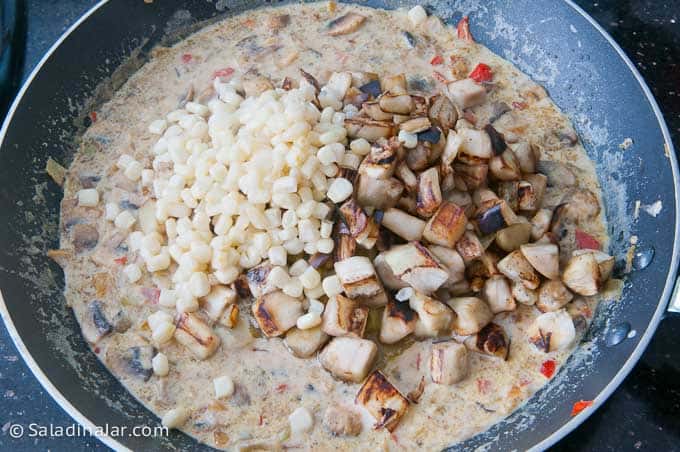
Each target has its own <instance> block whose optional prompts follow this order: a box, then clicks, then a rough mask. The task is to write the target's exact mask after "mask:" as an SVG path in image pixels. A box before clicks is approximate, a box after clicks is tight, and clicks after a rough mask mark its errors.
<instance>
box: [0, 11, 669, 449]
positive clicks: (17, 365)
mask: <svg viewBox="0 0 680 452" xmlns="http://www.w3.org/2000/svg"><path fill="white" fill-rule="evenodd" d="M5 1H11V0H2V2H5ZM18 1H19V3H21V2H22V0H18ZM556 1H557V0H556ZM95 3H96V2H95V0H28V1H26V2H25V4H26V5H27V14H26V18H27V30H28V33H27V39H26V47H25V52H24V55H23V57H24V60H23V70H22V71H19V72H20V73H18V74H17V75H16V77H17V78H18V79H19V80H23V79H24V78H25V77H26V76H27V75H28V73H29V72H30V70H31V69H32V68H33V67H34V66H35V65H36V64H37V62H38V61H39V60H40V58H41V57H42V55H43V54H44V53H45V51H46V50H47V49H48V48H49V47H50V46H51V45H52V43H54V41H56V40H57V38H58V37H59V35H61V33H62V32H63V31H64V30H65V29H66V28H67V27H68V26H69V25H71V24H72V23H73V22H74V21H75V20H76V19H77V18H78V17H79V16H80V15H81V14H82V13H83V12H85V11H86V10H87V9H88V8H90V7H91V6H92V5H93V4H95ZM577 3H578V4H579V5H581V6H582V7H583V8H584V9H585V10H586V11H588V12H589V13H590V14H591V15H592V16H593V17H594V18H595V19H596V20H597V21H598V22H599V23H600V24H601V25H602V26H603V27H604V28H605V29H606V30H607V31H608V32H609V33H611V35H612V36H613V37H614V39H615V40H616V41H617V42H618V43H619V44H620V45H621V46H622V47H623V48H624V50H625V51H626V53H627V54H628V56H629V57H630V58H631V59H632V60H633V62H635V64H636V65H637V67H638V69H639V70H640V72H641V73H642V75H643V76H644V77H645V79H646V80H647V83H648V84H649V86H650V87H651V89H652V91H653V92H654V95H655V96H656V98H657V100H658V101H659V103H660V105H661V109H662V110H663V112H664V115H665V117H666V121H667V122H668V126H669V128H670V129H671V134H672V135H673V141H674V143H675V145H676V148H680V0H672V1H667V2H657V1H652V0H620V1H617V0H604V1H599V2H587V1H584V0H577ZM5 86H7V85H5ZM622 102H625V100H622ZM2 108H3V107H2V105H0V109H2ZM2 115H4V111H3V110H0V117H2ZM0 406H2V410H0V450H13V451H24V450H26V451H27V450H36V449H40V450H72V451H81V450H82V451H85V450H92V449H98V450H104V449H105V446H103V445H102V444H101V443H99V442H98V441H97V440H96V439H93V438H90V437H41V438H26V437H24V438H22V439H13V438H12V437H11V435H10V433H11V429H10V426H11V425H12V424H15V423H19V424H23V425H25V426H28V425H29V424H31V423H34V424H38V425H42V426H49V425H50V424H52V425H54V426H62V427H66V426H69V425H71V424H72V423H73V421H72V420H71V418H70V417H69V416H68V415H67V414H66V413H64V411H62V409H61V408H60V407H59V406H58V405H57V404H56V403H55V402H54V401H53V400H52V398H51V397H50V396H49V395H48V394H47V393H46V392H45V391H44V390H43V389H42V387H41V386H40V384H39V383H38V382H37V380H36V379H35V378H34V377H33V375H32V374H31V373H30V371H29V370H28V368H27V367H26V365H25V364H24V363H23V361H22V360H21V357H20V356H19V355H18V353H17V351H16V349H15V348H14V345H13V344H12V342H11V340H10V338H9V336H8V334H7V331H6V330H5V328H4V326H0ZM554 449H555V450H559V451H572V450H597V451H609V450H611V451H617V452H618V451H628V450H655V451H672V450H680V317H669V318H666V319H665V320H664V321H663V322H662V323H661V326H660V327H659V330H658V332H657V334H656V336H655V337H654V339H653V340H652V342H651V344H650V346H649V348H648V349H647V351H646V353H645V354H644V356H643V357H642V359H641V360H640V362H639V363H638V365H637V366H636V367H635V369H634V370H633V372H632V373H631V374H630V376H629V377H628V378H627V379H626V380H625V381H624V383H623V384H622V385H621V386H620V387H619V389H618V390H617V391H616V392H615V393H614V394H613V395H612V396H611V397H610V398H609V400H608V401H607V402H606V403H605V404H604V405H603V406H602V407H601V408H600V409H599V410H598V411H597V412H596V413H594V414H593V415H592V416H591V417H590V418H589V419H588V420H587V421H586V422H585V423H584V424H583V425H581V426H580V427H579V428H578V429H577V430H576V431H574V432H573V433H572V434H570V435H569V436H568V437H567V438H565V439H564V440H563V441H561V442H560V443H559V444H558V445H557V446H556V447H555V448H554Z"/></svg>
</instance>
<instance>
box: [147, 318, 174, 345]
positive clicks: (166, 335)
mask: <svg viewBox="0 0 680 452" xmlns="http://www.w3.org/2000/svg"><path fill="white" fill-rule="evenodd" d="M151 331H152V333H151V338H152V339H153V341H154V342H155V343H157V344H164V343H166V342H168V341H169V340H170V339H172V335H173V334H175V325H173V324H172V323H169V322H162V323H160V324H159V325H158V326H157V327H156V328H152V329H151Z"/></svg>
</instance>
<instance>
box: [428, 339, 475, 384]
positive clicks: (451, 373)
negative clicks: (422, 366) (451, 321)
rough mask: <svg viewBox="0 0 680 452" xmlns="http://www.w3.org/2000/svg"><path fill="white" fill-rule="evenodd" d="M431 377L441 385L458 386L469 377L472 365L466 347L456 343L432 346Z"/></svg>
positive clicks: (449, 342) (448, 342)
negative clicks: (457, 384)
mask: <svg viewBox="0 0 680 452" xmlns="http://www.w3.org/2000/svg"><path fill="white" fill-rule="evenodd" d="M429 364H430V376H431V377H432V381H433V382H434V383H437V384H441V385H452V384H456V383H458V382H460V381H462V380H463V379H465V377H467V375H468V370H469V367H470V364H469V362H468V352H467V348H465V345H463V344H459V343H458V342H455V341H445V342H438V343H436V344H432V353H431V354H430V363H429Z"/></svg>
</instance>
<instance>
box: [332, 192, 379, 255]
mask: <svg viewBox="0 0 680 452" xmlns="http://www.w3.org/2000/svg"><path fill="white" fill-rule="evenodd" d="M339 212H340V215H341V216H342V219H343V220H344V222H345V224H346V225H347V228H348V229H349V233H350V235H351V236H352V237H353V238H354V239H355V240H356V242H357V243H358V244H359V245H361V246H363V247H364V248H366V249H371V248H373V246H375V242H376V241H377V240H378V229H379V227H380V226H379V225H378V224H377V223H376V222H375V221H374V220H373V218H372V217H369V216H368V215H366V212H364V209H362V208H361V206H360V205H359V203H357V201H356V200H355V199H354V198H350V199H349V200H347V201H345V202H344V203H343V204H342V206H340V209H339Z"/></svg>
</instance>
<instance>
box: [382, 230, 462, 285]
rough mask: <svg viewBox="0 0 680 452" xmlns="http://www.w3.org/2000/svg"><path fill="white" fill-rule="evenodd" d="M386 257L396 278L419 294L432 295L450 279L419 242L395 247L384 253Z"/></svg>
mask: <svg viewBox="0 0 680 452" xmlns="http://www.w3.org/2000/svg"><path fill="white" fill-rule="evenodd" d="M384 257H385V262H386V263H387V265H389V266H390V269H391V270H392V273H393V274H394V276H396V277H397V278H399V279H401V280H402V281H404V282H406V283H408V284H409V285H410V286H411V287H413V288H414V289H415V290H417V291H419V292H423V293H426V294H431V293H433V292H435V291H436V290H437V289H439V287H441V286H442V284H444V283H445V282H446V280H447V279H448V277H449V275H448V272H447V271H446V270H444V269H443V268H442V267H441V265H439V263H438V262H437V260H436V259H435V258H434V256H432V254H431V253H430V251H429V250H428V249H427V248H425V247H424V246H422V245H421V244H420V243H419V242H410V243H408V244H405V245H397V246H394V247H392V248H391V249H390V250H388V251H386V252H385V253H384Z"/></svg>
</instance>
